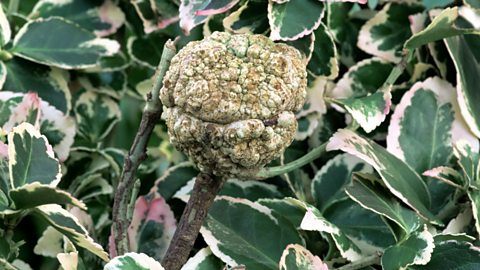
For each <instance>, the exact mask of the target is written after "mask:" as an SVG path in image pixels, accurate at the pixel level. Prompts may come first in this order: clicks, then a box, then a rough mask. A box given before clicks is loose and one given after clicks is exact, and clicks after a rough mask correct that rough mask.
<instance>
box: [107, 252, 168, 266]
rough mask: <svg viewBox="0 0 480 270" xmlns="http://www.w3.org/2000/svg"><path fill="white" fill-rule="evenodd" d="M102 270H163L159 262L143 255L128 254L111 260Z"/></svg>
mask: <svg viewBox="0 0 480 270" xmlns="http://www.w3.org/2000/svg"><path fill="white" fill-rule="evenodd" d="M103 270H164V268H163V267H162V266H161V265H160V263H159V262H157V261H155V260H154V259H152V258H151V257H148V256H147V255H145V254H143V253H134V252H129V253H127V254H125V255H123V256H118V257H115V258H113V259H112V260H111V261H110V262H108V263H107V264H106V265H105V267H104V268H103Z"/></svg>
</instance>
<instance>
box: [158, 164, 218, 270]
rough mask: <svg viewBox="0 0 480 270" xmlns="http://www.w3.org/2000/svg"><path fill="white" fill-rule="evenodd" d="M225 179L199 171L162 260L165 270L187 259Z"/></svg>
mask: <svg viewBox="0 0 480 270" xmlns="http://www.w3.org/2000/svg"><path fill="white" fill-rule="evenodd" d="M224 182H225V180H224V179H223V178H219V177H213V176H211V175H208V174H204V173H200V174H199V175H198V176H197V178H196V180H195V185H194V187H193V190H192V193H191V195H190V199H189V200H188V203H187V206H186V207H185V210H184V211H183V214H182V218H181V219H180V223H179V224H178V227H177V230H176V231H175V234H174V236H173V239H172V242H170V246H169V247H168V250H167V253H166V254H165V257H164V258H163V261H162V266H163V267H164V268H165V269H166V270H179V269H180V268H181V267H182V266H183V265H184V264H185V262H186V261H187V259H188V256H189V254H190V251H191V250H192V247H193V244H194V243H195V239H197V236H198V232H199V231H200V227H201V226H202V224H203V221H204V220H205V217H206V216H207V213H208V210H209V209H210V207H211V206H212V204H213V201H214V199H215V196H216V195H217V194H218V192H219V191H220V189H221V188H222V186H223V183H224Z"/></svg>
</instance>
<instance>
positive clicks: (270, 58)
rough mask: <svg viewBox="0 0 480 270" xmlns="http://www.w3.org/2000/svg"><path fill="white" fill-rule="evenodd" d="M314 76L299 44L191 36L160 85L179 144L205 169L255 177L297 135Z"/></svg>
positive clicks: (225, 35) (218, 34) (240, 36)
mask: <svg viewBox="0 0 480 270" xmlns="http://www.w3.org/2000/svg"><path fill="white" fill-rule="evenodd" d="M306 76H307V74H306V70H305V64H304V62H303V59H302V56H301V55H300V53H299V52H298V51H297V50H296V49H294V48H292V47H290V46H288V45H285V44H277V43H273V42H272V41H271V40H270V39H268V38H266V37H265V36H262V35H247V34H238V35H234V34H228V33H224V32H215V33H213V34H212V35H211V36H209V37H207V38H205V39H203V40H201V41H194V42H190V43H189V44H187V45H186V46H185V47H184V48H183V49H181V50H180V51H179V52H178V54H177V55H176V56H175V57H174V58H173V59H172V62H171V65H170V67H169V70H168V72H167V73H166V76H165V78H164V81H163V88H162V89H161V90H160V99H161V101H162V103H163V106H164V112H163V118H164V119H165V121H166V123H167V126H168V132H169V136H170V140H171V143H172V144H173V145H174V146H175V147H176V148H177V149H178V150H180V151H183V152H184V153H185V154H187V155H188V156H189V157H190V158H191V159H192V160H193V162H194V163H195V164H196V165H197V167H198V168H199V169H200V170H201V171H202V172H205V173H213V174H214V175H217V176H222V177H236V178H240V179H245V178H249V177H252V176H254V175H255V174H256V173H257V172H258V171H259V170H260V169H261V168H262V167H263V166H265V165H266V164H267V163H269V162H270V161H272V160H273V159H275V158H277V157H279V156H280V155H281V154H282V153H283V151H284V150H285V148H287V147H288V146H289V145H290V143H291V142H292V141H293V138H294V135H295V132H296V129H297V121H296V118H295V115H294V112H296V111H298V110H300V109H301V108H302V106H303V103H304V101H305V96H306V90H305V88H306V84H307V79H306Z"/></svg>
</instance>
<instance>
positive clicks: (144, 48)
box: [127, 32, 169, 69]
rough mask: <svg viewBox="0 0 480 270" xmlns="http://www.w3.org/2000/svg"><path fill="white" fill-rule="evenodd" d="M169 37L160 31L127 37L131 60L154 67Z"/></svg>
mask: <svg viewBox="0 0 480 270" xmlns="http://www.w3.org/2000/svg"><path fill="white" fill-rule="evenodd" d="M168 39H169V37H168V36H166V35H165V34H163V33H161V32H153V33H150V34H148V35H145V36H143V37H136V36H134V37H131V38H129V39H128V43H127V49H128V54H129V55H130V56H131V57H132V59H133V61H135V62H137V63H138V64H140V65H142V66H146V67H149V68H151V69H155V68H156V67H157V66H158V63H159V62H160V57H161V56H162V51H163V44H165V42H167V40H168Z"/></svg>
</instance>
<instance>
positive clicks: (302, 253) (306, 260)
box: [280, 244, 328, 270]
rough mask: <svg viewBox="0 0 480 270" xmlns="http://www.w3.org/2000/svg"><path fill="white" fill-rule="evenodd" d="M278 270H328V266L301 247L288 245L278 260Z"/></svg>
mask: <svg viewBox="0 0 480 270" xmlns="http://www.w3.org/2000/svg"><path fill="white" fill-rule="evenodd" d="M280 270H328V266H327V264H325V263H323V262H322V260H321V259H320V258H319V257H317V256H315V255H313V254H312V253H311V252H310V251H309V250H308V249H306V248H304V247H303V246H301V245H299V244H290V245H288V246H287V247H286V248H285V250H284V251H283V254H282V257H281V258H280Z"/></svg>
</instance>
